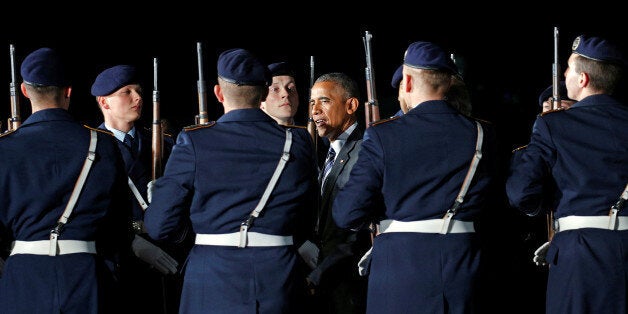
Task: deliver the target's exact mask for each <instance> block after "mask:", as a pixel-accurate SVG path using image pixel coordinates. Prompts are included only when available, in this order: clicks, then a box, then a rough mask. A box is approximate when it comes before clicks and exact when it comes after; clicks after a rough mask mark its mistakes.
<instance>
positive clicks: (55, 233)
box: [48, 130, 98, 256]
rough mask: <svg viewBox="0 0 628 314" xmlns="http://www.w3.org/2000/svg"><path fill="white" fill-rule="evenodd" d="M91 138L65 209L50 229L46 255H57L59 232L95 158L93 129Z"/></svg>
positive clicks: (95, 135)
mask: <svg viewBox="0 0 628 314" xmlns="http://www.w3.org/2000/svg"><path fill="white" fill-rule="evenodd" d="M90 134H91V138H90V141H89V151H88V152H87V158H85V163H84V164H83V169H81V174H80V175H79V177H78V180H76V184H74V190H72V195H70V200H69V201H68V204H67V205H66V206H65V210H64V211H63V214H61V217H59V220H58V221H57V225H56V226H55V227H54V228H53V229H52V230H51V231H50V251H49V252H48V255H50V256H55V255H57V239H58V237H59V234H60V233H61V231H62V230H63V227H64V226H65V224H66V223H67V222H68V218H70V214H72V210H74V206H75V205H76V201H77V200H78V197H79V195H80V194H81V190H82V189H83V185H84V184H85V179H86V178H87V174H88V173H89V169H90V168H91V167H92V163H93V162H94V159H95V158H96V143H97V142H98V133H96V131H94V130H90Z"/></svg>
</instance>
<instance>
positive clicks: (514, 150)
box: [512, 145, 528, 153]
mask: <svg viewBox="0 0 628 314" xmlns="http://www.w3.org/2000/svg"><path fill="white" fill-rule="evenodd" d="M526 147H528V145H523V146H519V147H517V148H515V149H513V150H512V152H513V153H514V152H516V151H520V150H522V149H525V148H526Z"/></svg>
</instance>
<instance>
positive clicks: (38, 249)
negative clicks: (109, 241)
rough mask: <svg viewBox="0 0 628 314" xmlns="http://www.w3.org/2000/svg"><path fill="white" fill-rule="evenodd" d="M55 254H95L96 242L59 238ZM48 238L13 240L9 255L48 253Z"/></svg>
mask: <svg viewBox="0 0 628 314" xmlns="http://www.w3.org/2000/svg"><path fill="white" fill-rule="evenodd" d="M57 250H58V251H57V255H64V254H75V253H90V254H96V242H94V241H79V240H59V241H57ZM49 253H50V240H41V241H15V242H13V249H12V250H11V255H15V254H33V255H49Z"/></svg>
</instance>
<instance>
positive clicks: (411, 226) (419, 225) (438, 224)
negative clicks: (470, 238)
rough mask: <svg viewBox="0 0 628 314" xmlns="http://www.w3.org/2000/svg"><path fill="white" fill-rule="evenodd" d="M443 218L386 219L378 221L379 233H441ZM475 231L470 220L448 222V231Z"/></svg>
mask: <svg viewBox="0 0 628 314" xmlns="http://www.w3.org/2000/svg"><path fill="white" fill-rule="evenodd" d="M443 223H444V220H443V219H427V220H415V221H399V220H392V219H386V220H382V221H381V222H380V223H379V229H380V233H387V232H419V233H441V230H442V229H443ZM467 232H475V228H474V227H473V222H472V221H462V220H455V219H452V220H451V222H450V224H449V231H448V233H467Z"/></svg>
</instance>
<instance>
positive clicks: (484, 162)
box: [332, 42, 495, 313]
mask: <svg viewBox="0 0 628 314" xmlns="http://www.w3.org/2000/svg"><path fill="white" fill-rule="evenodd" d="M457 75H458V70H457V68H456V66H455V64H454V63H453V61H452V60H451V59H450V58H449V54H448V53H446V52H445V51H444V49H442V48H441V47H439V46H437V45H435V44H433V43H430V42H415V43H413V44H411V45H410V46H409V47H408V49H407V50H406V53H405V57H404V64H403V69H402V77H401V79H400V85H399V86H400V87H399V88H400V97H402V98H403V101H402V102H401V101H400V103H401V104H406V105H407V106H408V109H409V110H408V111H407V112H406V113H405V114H404V115H402V116H400V117H395V118H391V119H388V120H384V121H381V122H379V123H374V124H373V125H372V126H371V127H369V128H368V129H366V131H365V134H364V138H363V141H362V149H361V150H360V155H359V158H358V161H357V163H356V164H355V166H354V167H353V169H352V171H351V176H350V178H349V181H348V182H347V183H346V184H345V186H344V188H343V189H342V190H341V191H340V192H339V193H338V195H337V196H336V199H335V201H334V204H333V210H332V211H333V218H334V220H335V221H336V223H337V224H338V226H340V227H341V228H346V229H352V230H356V229H360V228H363V227H364V226H366V225H368V224H369V223H370V222H371V220H372V219H373V217H377V216H380V217H383V218H384V219H383V220H382V221H381V222H380V229H379V231H380V234H379V235H378V236H377V237H375V241H374V244H373V249H372V255H371V256H372V258H371V259H372V261H371V268H370V274H369V283H368V297H367V309H366V312H367V313H443V312H449V313H473V311H474V310H475V306H476V304H475V303H476V299H477V298H476V297H477V296H476V295H475V293H476V292H477V289H476V288H477V284H478V282H479V281H478V275H479V263H480V242H479V237H478V235H477V234H476V233H475V227H474V222H475V221H476V220H478V219H479V215H480V213H481V212H482V210H483V209H484V205H485V203H484V202H485V198H486V196H487V192H488V187H489V183H490V182H491V180H492V177H493V176H494V174H495V173H494V170H492V168H491V167H492V165H493V164H494V162H495V161H494V160H492V159H493V158H494V154H495V152H494V150H495V138H494V134H492V133H493V132H492V131H491V130H490V128H489V126H488V125H487V124H486V123H483V122H479V121H476V120H474V119H472V118H470V117H468V116H466V115H464V114H462V113H461V112H460V111H458V110H457V109H456V108H454V107H453V106H451V105H450V104H449V103H448V101H447V100H446V95H447V92H448V91H449V88H450V86H451V84H452V81H453V80H454V79H456V78H455V76H457ZM479 152H481V155H478V153H479ZM480 156H481V160H479V157H480ZM478 160H479V162H477V161H478ZM470 174H471V175H470ZM465 178H470V179H471V181H467V180H466V179H465ZM467 183H468V185H467ZM465 187H466V188H465ZM463 192H464V193H463ZM382 197H383V201H384V203H385V206H378V203H379V201H381V198H382ZM446 214H447V215H446Z"/></svg>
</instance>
